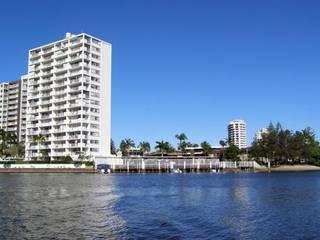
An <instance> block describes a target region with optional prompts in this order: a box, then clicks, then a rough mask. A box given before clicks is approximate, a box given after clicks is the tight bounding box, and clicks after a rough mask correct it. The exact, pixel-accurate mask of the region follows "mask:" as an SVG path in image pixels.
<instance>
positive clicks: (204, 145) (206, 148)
mask: <svg viewBox="0 0 320 240" xmlns="http://www.w3.org/2000/svg"><path fill="white" fill-rule="evenodd" d="M200 146H201V148H202V152H203V155H205V156H208V155H209V154H210V153H211V145H210V143H208V142H207V141H204V142H202V143H201V144H200Z"/></svg>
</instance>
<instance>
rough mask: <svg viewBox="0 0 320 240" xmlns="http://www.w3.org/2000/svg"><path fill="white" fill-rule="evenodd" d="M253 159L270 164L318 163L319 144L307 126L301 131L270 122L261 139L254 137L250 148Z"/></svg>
mask: <svg viewBox="0 0 320 240" xmlns="http://www.w3.org/2000/svg"><path fill="white" fill-rule="evenodd" d="M250 156H251V157H252V158H253V159H255V160H264V161H270V162H271V163H272V164H274V165H277V164H287V163H310V164H316V165H320V145H319V142H318V141H317V140H316V135H315V133H314V131H313V130H312V129H311V128H309V127H307V128H305V129H303V130H301V131H293V130H289V129H285V128H283V127H282V125H281V124H280V123H277V124H276V126H274V125H273V124H272V123H270V125H269V127H268V128H267V131H266V133H263V134H262V136H261V139H255V140H254V141H253V143H252V147H251V149H250Z"/></svg>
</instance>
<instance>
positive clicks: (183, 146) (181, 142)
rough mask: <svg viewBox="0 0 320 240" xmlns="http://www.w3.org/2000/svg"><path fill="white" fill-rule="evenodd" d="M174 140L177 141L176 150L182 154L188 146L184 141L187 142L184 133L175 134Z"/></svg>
mask: <svg viewBox="0 0 320 240" xmlns="http://www.w3.org/2000/svg"><path fill="white" fill-rule="evenodd" d="M175 138H176V139H178V140H179V144H178V149H179V150H180V151H181V152H182V153H184V152H185V150H186V147H187V146H188V144H187V142H186V140H188V137H187V136H186V134H184V133H180V134H176V135H175Z"/></svg>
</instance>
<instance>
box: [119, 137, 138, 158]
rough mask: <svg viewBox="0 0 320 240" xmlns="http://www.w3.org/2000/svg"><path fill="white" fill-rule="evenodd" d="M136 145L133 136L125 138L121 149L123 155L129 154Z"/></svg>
mask: <svg viewBox="0 0 320 240" xmlns="http://www.w3.org/2000/svg"><path fill="white" fill-rule="evenodd" d="M132 147H135V143H134V141H133V140H132V139H131V138H125V139H123V140H122V141H121V143H120V150H121V152H122V155H124V156H127V155H128V154H129V150H130V148H132Z"/></svg>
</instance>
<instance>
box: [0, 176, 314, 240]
mask: <svg viewBox="0 0 320 240" xmlns="http://www.w3.org/2000/svg"><path fill="white" fill-rule="evenodd" d="M319 224H320V173H317V172H314V173H272V174H268V173H243V174H176V175H174V174H172V175H170V174H146V175H142V174H141V175H139V174H136V175H134V174H133V175H90V174H1V175H0V239H319V238H320V228H319Z"/></svg>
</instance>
